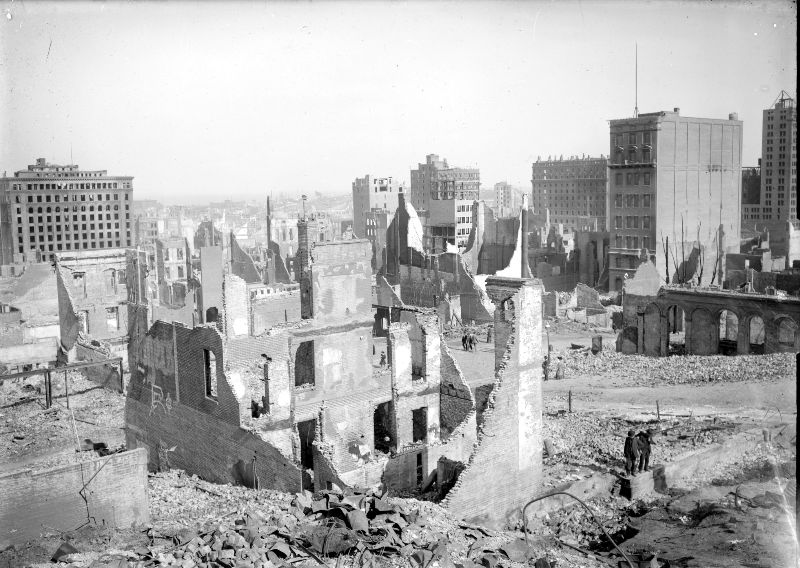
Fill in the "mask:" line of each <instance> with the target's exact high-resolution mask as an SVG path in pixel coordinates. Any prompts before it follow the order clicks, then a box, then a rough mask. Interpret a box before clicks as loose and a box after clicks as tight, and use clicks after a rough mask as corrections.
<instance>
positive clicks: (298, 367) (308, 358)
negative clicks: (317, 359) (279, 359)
mask: <svg viewBox="0 0 800 568" xmlns="http://www.w3.org/2000/svg"><path fill="white" fill-rule="evenodd" d="M294 384H295V386H300V385H313V384H314V342H313V341H304V342H303V343H301V344H300V346H299V347H298V348H297V352H296V353H295V356H294Z"/></svg>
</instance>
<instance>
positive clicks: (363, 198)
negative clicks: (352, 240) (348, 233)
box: [353, 174, 399, 239]
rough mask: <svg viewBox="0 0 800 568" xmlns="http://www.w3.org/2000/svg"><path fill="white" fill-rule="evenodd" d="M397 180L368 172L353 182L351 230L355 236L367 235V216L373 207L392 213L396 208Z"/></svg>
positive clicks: (360, 237) (359, 237)
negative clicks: (379, 176) (375, 175)
mask: <svg viewBox="0 0 800 568" xmlns="http://www.w3.org/2000/svg"><path fill="white" fill-rule="evenodd" d="M398 190H399V189H398V184H397V180H395V179H393V178H391V177H383V178H375V177H372V176H370V175H369V174H367V175H365V176H364V177H363V178H356V179H355V181H354V182H353V232H354V233H355V236H356V238H358V239H363V238H365V237H366V235H367V230H366V229H367V216H368V215H369V214H370V212H372V210H373V209H377V210H380V211H389V212H390V213H394V210H395V209H397V192H398Z"/></svg>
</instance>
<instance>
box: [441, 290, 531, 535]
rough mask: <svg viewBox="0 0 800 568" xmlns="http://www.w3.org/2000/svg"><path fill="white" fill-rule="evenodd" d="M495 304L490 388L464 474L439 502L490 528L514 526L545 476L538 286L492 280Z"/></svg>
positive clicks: (469, 519) (455, 512) (490, 292)
mask: <svg viewBox="0 0 800 568" xmlns="http://www.w3.org/2000/svg"><path fill="white" fill-rule="evenodd" d="M487 291H488V293H489V295H490V297H492V300H493V301H494V302H495V305H496V307H497V309H496V310H495V324H494V325H495V331H496V335H495V361H496V363H495V368H496V382H495V388H494V390H493V392H492V394H491V395H490V401H489V407H488V409H487V411H486V413H485V416H484V423H483V427H482V429H481V432H480V433H479V435H478V442H477V447H476V449H475V451H474V452H473V453H472V455H471V457H470V459H469V463H468V464H467V468H466V470H465V471H464V472H463V473H462V474H461V476H460V477H459V479H458V481H457V482H456V485H455V486H454V487H453V489H452V490H451V491H450V493H449V494H448V495H447V497H446V498H445V500H444V502H443V504H444V505H445V507H446V508H447V509H448V510H449V511H451V512H452V513H453V514H454V515H456V516H457V517H459V518H464V519H466V520H468V521H471V522H476V523H481V524H484V525H487V526H493V527H502V526H504V525H506V524H513V523H514V522H515V521H516V520H517V519H518V518H519V514H520V508H521V506H522V505H523V504H524V503H525V502H526V500H528V499H529V498H530V497H531V496H532V495H533V494H534V493H535V492H536V491H537V490H538V489H539V487H540V483H541V475H542V464H541V455H542V394H541V362H542V357H543V355H544V353H543V350H542V344H541V343H542V342H541V331H542V309H541V295H542V289H541V286H540V285H538V284H536V283H535V282H534V281H530V280H528V281H526V280H519V279H500V278H490V279H489V280H488V282H487Z"/></svg>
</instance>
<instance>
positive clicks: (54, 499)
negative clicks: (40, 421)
mask: <svg viewBox="0 0 800 568" xmlns="http://www.w3.org/2000/svg"><path fill="white" fill-rule="evenodd" d="M87 482H88V483H87ZM84 484H86V490H85V492H84V494H85V495H86V500H85V501H84V499H83V497H81V495H80V493H79V492H80V491H81V489H82V488H83V487H84ZM87 508H88V513H87ZM87 516H91V517H93V518H94V521H95V522H96V523H97V524H98V525H101V526H102V525H106V526H110V527H120V528H121V527H128V526H130V525H131V524H133V523H148V522H149V521H150V517H149V512H148V507H147V453H146V452H145V451H144V450H132V451H127V452H123V453H120V454H112V455H110V456H106V457H103V458H97V459H92V460H88V461H84V462H82V463H76V464H70V465H64V466H58V467H53V468H48V469H43V470H37V469H25V470H20V471H16V472H12V473H8V474H5V475H0V549H2V548H5V547H6V546H8V545H9V544H13V543H21V542H25V541H27V540H32V539H37V538H39V536H40V535H41V533H42V531H43V530H44V529H43V528H42V524H43V523H44V524H46V525H48V526H50V527H54V528H56V529H60V530H64V531H69V530H73V529H75V528H76V527H78V526H80V525H82V524H83V523H85V522H86V521H87V520H88V519H87Z"/></svg>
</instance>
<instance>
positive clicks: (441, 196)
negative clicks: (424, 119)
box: [409, 154, 481, 252]
mask: <svg viewBox="0 0 800 568" xmlns="http://www.w3.org/2000/svg"><path fill="white" fill-rule="evenodd" d="M480 186H481V174H480V170H478V168H456V167H452V168H451V167H450V166H448V164H447V160H440V159H439V156H437V155H436V154H428V156H426V159H425V163H424V164H419V167H418V168H417V169H416V170H411V190H410V192H409V199H410V201H411V204H412V205H413V206H414V208H415V209H416V210H417V213H418V214H419V218H420V221H422V228H423V231H424V235H423V237H424V246H425V247H426V248H427V249H428V250H429V251H430V252H442V251H443V250H446V248H447V243H448V242H449V243H450V244H456V245H463V244H466V242H467V240H468V239H469V232H470V229H471V228H472V203H473V202H474V201H476V200H477V199H478V198H479V192H480Z"/></svg>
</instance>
